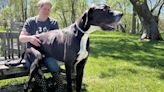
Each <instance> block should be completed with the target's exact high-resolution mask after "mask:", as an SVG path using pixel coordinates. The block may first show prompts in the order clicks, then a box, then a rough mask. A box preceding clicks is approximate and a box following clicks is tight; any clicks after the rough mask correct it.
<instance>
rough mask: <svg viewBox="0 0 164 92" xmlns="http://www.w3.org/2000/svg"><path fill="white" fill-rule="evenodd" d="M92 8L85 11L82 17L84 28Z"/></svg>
mask: <svg viewBox="0 0 164 92" xmlns="http://www.w3.org/2000/svg"><path fill="white" fill-rule="evenodd" d="M92 11H93V8H92V7H90V8H89V9H88V10H86V11H85V12H84V14H83V16H82V20H83V22H84V28H85V27H86V26H87V24H88V21H89V15H90V14H91V13H92Z"/></svg>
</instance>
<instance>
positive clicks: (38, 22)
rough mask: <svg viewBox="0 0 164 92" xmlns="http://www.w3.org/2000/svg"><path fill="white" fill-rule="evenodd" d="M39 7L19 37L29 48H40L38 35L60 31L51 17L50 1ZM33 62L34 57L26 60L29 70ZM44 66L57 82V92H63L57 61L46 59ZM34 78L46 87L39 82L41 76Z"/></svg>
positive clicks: (39, 3)
mask: <svg viewBox="0 0 164 92" xmlns="http://www.w3.org/2000/svg"><path fill="white" fill-rule="evenodd" d="M38 6H39V13H38V15H37V16H34V17H31V18H28V19H27V20H26V22H25V23H24V26H23V28H22V31H21V33H20V36H19V40H20V41H21V42H22V43H27V47H28V48H30V47H31V46H30V44H33V45H35V46H40V43H41V41H40V40H39V39H38V38H37V37H36V34H39V33H42V32H47V31H50V30H54V29H58V23H57V21H55V20H54V19H52V18H50V17H49V14H50V11H51V7H52V4H51V2H50V0H40V1H39V2H38ZM29 43H30V44H29ZM33 61H34V56H33V55H30V57H27V58H26V64H25V66H26V67H27V68H28V69H30V65H31V64H32V62H33ZM44 65H45V66H46V67H47V68H48V70H49V71H50V72H51V74H52V76H53V78H54V80H55V82H56V83H57V85H58V88H57V90H56V92H58V91H59V92H61V90H62V89H63V84H62V80H61V78H60V76H59V71H60V68H59V65H58V64H57V61H56V60H55V59H54V58H52V57H45V59H44ZM34 78H35V80H36V81H37V80H38V81H37V82H38V84H39V85H40V86H41V87H42V88H43V86H45V85H46V84H45V82H39V80H40V79H41V76H40V75H38V74H36V75H35V76H34ZM44 90H47V89H46V88H45V89H43V91H44Z"/></svg>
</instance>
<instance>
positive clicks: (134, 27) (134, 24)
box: [131, 7, 137, 34]
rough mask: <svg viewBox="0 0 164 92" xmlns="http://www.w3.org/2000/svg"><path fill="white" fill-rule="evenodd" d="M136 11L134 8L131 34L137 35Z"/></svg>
mask: <svg viewBox="0 0 164 92" xmlns="http://www.w3.org/2000/svg"><path fill="white" fill-rule="evenodd" d="M136 22H137V21H136V11H135V9H134V7H133V16H132V29H131V33H132V34H135V33H136V31H137V29H136Z"/></svg>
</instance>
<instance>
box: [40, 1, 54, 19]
mask: <svg viewBox="0 0 164 92" xmlns="http://www.w3.org/2000/svg"><path fill="white" fill-rule="evenodd" d="M38 6H39V15H42V16H45V17H48V16H49V14H50V11H51V7H52V4H51V1H50V0H39V2H38Z"/></svg>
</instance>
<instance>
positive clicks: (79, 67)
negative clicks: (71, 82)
mask: <svg viewBox="0 0 164 92" xmlns="http://www.w3.org/2000/svg"><path fill="white" fill-rule="evenodd" d="M85 62H86V59H83V60H82V61H80V63H78V65H77V67H76V92H80V90H81V86H82V80H83V79H82V78H83V70H84V66H85Z"/></svg>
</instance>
